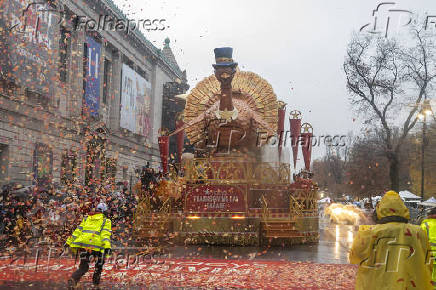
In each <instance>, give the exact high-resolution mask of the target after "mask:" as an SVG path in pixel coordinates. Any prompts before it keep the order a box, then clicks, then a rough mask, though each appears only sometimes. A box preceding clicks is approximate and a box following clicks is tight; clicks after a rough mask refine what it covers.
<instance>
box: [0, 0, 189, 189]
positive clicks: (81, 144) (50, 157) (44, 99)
mask: <svg viewBox="0 0 436 290" xmlns="http://www.w3.org/2000/svg"><path fill="white" fill-rule="evenodd" d="M42 2H43V3H44V1H42ZM38 3H41V1H38ZM0 5H1V6H0V14H2V17H1V18H2V21H0V43H1V44H0V50H1V52H2V56H0V185H1V184H5V183H10V182H17V183H20V184H24V185H30V184H38V185H41V186H43V185H44V184H46V183H48V182H54V183H71V182H79V183H81V184H83V183H87V182H93V181H95V180H100V181H106V180H110V181H112V182H117V181H129V182H131V183H132V182H135V181H136V177H137V175H136V173H137V172H138V170H140V169H141V168H142V167H143V166H144V165H145V164H146V163H147V162H149V163H150V164H151V166H153V167H155V168H158V167H159V165H160V158H159V149H158V144H157V137H158V134H159V130H160V128H161V127H162V120H163V119H164V117H163V116H164V115H163V112H162V103H163V94H164V87H166V86H167V84H169V83H170V84H172V85H174V84H176V86H179V87H180V89H179V90H177V91H179V92H181V93H184V92H186V90H187V89H188V86H187V84H186V73H185V72H182V71H181V70H180V68H179V66H178V65H177V62H175V59H174V55H172V52H171V55H172V58H171V59H168V57H167V56H168V55H169V54H168V50H171V49H170V47H169V40H168V41H167V42H166V44H165V53H164V52H163V50H161V49H158V48H156V47H155V46H154V45H153V44H151V43H150V42H149V41H148V40H147V39H146V38H145V37H144V36H143V34H142V33H140V32H139V31H138V30H134V31H133V30H132V31H130V32H129V33H126V32H125V31H121V30H120V31H117V30H112V29H100V30H97V29H94V31H90V30H89V29H88V30H87V29H85V28H81V27H80V26H78V23H79V22H78V21H77V19H78V16H81V17H82V18H83V19H94V20H95V21H98V19H99V17H101V15H106V16H108V17H109V18H110V17H111V18H113V19H118V20H123V19H124V20H126V19H127V17H126V16H125V15H124V14H123V13H122V12H121V10H119V9H118V8H117V7H116V6H115V5H114V4H113V3H112V1H111V0H75V1H70V0H60V1H45V4H38V5H37V6H35V5H29V6H23V3H22V1H19V0H10V1H2V2H0ZM20 5H21V6H20ZM11 11H15V13H12V12H11ZM23 11H24V13H23ZM60 12H62V13H60ZM44 25H45V26H44Z"/></svg>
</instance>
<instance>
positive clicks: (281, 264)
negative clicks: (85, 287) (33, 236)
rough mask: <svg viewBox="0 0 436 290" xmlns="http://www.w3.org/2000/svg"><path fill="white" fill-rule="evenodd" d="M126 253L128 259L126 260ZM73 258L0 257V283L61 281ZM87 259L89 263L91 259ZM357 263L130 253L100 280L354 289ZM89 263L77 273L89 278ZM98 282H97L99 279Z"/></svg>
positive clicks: (107, 268) (111, 265)
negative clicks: (149, 256)
mask: <svg viewBox="0 0 436 290" xmlns="http://www.w3.org/2000/svg"><path fill="white" fill-rule="evenodd" d="M127 259H128V260H129V263H127ZM78 263H79V261H75V260H73V259H65V258H64V259H40V260H39V261H38V263H35V259H34V258H33V259H27V260H26V261H24V259H19V260H16V261H11V260H10V259H9V260H0V285H1V284H4V283H5V282H6V281H9V282H23V281H35V282H41V281H57V282H60V281H66V280H67V279H68V277H69V276H70V275H71V273H72V272H73V271H75V269H77V267H78ZM91 265H92V264H91ZM356 270H357V267H355V266H352V265H337V264H313V263H305V262H288V261H262V260H210V259H207V260H206V259H165V260H143V261H141V260H136V261H135V256H132V257H124V259H122V258H120V257H119V258H118V259H116V263H115V260H112V261H111V262H109V263H106V264H105V267H104V271H103V275H102V281H104V284H106V283H121V284H122V285H125V287H126V288H128V286H129V285H132V286H141V285H143V286H147V285H151V284H154V285H156V284H157V285H162V286H163V287H165V286H171V287H205V288H210V287H224V288H256V289H259V288H269V289H273V288H274V289H354V279H355V275H356ZM92 272H93V267H92V266H91V267H90V271H89V272H88V273H87V274H86V275H85V276H84V277H83V278H82V280H83V281H85V282H87V281H90V280H91V274H92ZM104 284H103V285H104Z"/></svg>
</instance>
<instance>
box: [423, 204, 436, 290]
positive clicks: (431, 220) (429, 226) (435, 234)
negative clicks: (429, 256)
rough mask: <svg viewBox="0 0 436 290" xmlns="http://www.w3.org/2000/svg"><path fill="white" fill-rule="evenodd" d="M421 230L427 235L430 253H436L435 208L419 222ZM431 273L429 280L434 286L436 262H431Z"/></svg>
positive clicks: (435, 281) (435, 283)
mask: <svg viewBox="0 0 436 290" xmlns="http://www.w3.org/2000/svg"><path fill="white" fill-rule="evenodd" d="M421 228H422V229H423V230H424V231H425V232H426V233H427V237H428V240H429V241H430V247H431V251H432V253H436V207H434V208H432V209H431V210H430V212H429V213H428V216H427V218H426V219H424V220H423V221H422V222H421ZM433 263H434V264H433V272H432V277H431V280H432V282H433V285H434V286H436V265H435V264H436V261H435V260H434V261H433Z"/></svg>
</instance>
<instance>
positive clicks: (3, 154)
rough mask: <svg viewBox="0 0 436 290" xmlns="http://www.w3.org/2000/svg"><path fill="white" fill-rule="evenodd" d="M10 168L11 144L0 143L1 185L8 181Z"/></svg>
mask: <svg viewBox="0 0 436 290" xmlns="http://www.w3.org/2000/svg"><path fill="white" fill-rule="evenodd" d="M8 168H9V146H8V145H6V144H0V185H4V184H6V183H7V181H8Z"/></svg>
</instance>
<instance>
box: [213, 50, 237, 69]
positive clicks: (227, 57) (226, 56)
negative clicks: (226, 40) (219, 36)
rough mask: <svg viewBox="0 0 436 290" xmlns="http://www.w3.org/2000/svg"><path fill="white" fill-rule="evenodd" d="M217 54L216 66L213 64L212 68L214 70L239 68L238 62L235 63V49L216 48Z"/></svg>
mask: <svg viewBox="0 0 436 290" xmlns="http://www.w3.org/2000/svg"><path fill="white" fill-rule="evenodd" d="M213 52H214V53H215V62H216V64H213V65H212V66H213V67H214V68H217V67H229V66H230V67H234V66H237V65H238V63H237V62H233V59H232V54H233V48H231V47H219V48H215V49H214V50H213Z"/></svg>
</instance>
